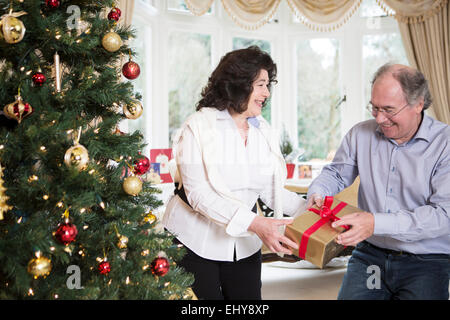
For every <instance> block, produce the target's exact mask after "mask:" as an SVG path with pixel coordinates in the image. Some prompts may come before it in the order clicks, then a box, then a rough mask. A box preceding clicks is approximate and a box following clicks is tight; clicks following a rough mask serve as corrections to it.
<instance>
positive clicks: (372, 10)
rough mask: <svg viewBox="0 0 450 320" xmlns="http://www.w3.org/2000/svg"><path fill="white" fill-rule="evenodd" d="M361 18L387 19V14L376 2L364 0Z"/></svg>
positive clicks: (374, 0)
mask: <svg viewBox="0 0 450 320" xmlns="http://www.w3.org/2000/svg"><path fill="white" fill-rule="evenodd" d="M360 12H361V17H363V18H373V17H385V16H387V14H386V12H384V11H383V9H381V7H380V6H379V5H378V4H377V2H376V0H364V1H363V2H362V3H361V10H360Z"/></svg>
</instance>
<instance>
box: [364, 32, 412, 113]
mask: <svg viewBox="0 0 450 320" xmlns="http://www.w3.org/2000/svg"><path fill="white" fill-rule="evenodd" d="M386 62H392V63H401V64H406V65H407V64H408V61H407V59H406V53H405V49H404V48H403V44H402V39H401V37H400V34H398V33H384V34H375V35H365V36H364V37H363V64H364V67H363V72H364V83H365V88H364V97H365V101H366V103H367V102H369V100H370V94H371V92H370V91H371V83H370V82H371V80H372V77H373V74H374V73H375V71H376V70H377V69H378V68H379V67H381V66H382V65H383V64H385V63H386ZM365 116H366V119H370V118H371V117H372V115H371V114H370V112H369V111H367V110H366V115H365Z"/></svg>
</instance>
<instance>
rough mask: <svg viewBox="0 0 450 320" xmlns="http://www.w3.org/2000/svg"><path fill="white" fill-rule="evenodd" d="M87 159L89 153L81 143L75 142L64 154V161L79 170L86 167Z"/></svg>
mask: <svg viewBox="0 0 450 320" xmlns="http://www.w3.org/2000/svg"><path fill="white" fill-rule="evenodd" d="M88 161H89V153H88V151H87V149H86V148H85V147H84V146H82V145H81V144H75V145H74V146H73V147H70V148H69V149H67V151H66V154H65V155H64V163H65V164H66V165H67V166H69V167H75V168H77V169H78V170H80V171H81V170H84V169H86V167H87V164H88Z"/></svg>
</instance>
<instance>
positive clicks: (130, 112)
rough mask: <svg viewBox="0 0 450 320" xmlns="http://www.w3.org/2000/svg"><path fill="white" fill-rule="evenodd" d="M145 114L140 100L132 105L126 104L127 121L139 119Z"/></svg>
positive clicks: (124, 108) (124, 111)
mask: <svg viewBox="0 0 450 320" xmlns="http://www.w3.org/2000/svg"><path fill="white" fill-rule="evenodd" d="M143 112H144V107H142V103H141V102H140V101H138V100H136V101H133V102H132V103H130V104H125V105H124V106H123V113H124V114H125V117H127V119H133V120H134V119H137V118H139V117H140V116H141V115H142V113H143Z"/></svg>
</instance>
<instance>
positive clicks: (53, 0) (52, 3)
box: [45, 0, 61, 9]
mask: <svg viewBox="0 0 450 320" xmlns="http://www.w3.org/2000/svg"><path fill="white" fill-rule="evenodd" d="M45 5H46V6H47V7H48V8H50V9H55V8H58V7H59V6H60V5H61V1H60V0H45Z"/></svg>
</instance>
